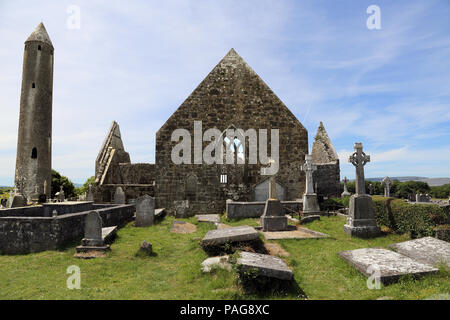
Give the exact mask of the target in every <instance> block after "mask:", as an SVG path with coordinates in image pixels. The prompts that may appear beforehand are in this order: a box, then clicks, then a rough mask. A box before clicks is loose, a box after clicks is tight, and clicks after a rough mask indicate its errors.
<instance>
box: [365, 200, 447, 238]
mask: <svg viewBox="0 0 450 320" xmlns="http://www.w3.org/2000/svg"><path fill="white" fill-rule="evenodd" d="M373 202H374V208H375V217H376V219H377V223H378V224H379V225H383V226H387V227H389V228H390V229H391V230H393V231H395V232H397V233H400V234H402V233H410V235H411V238H418V237H425V236H434V233H435V230H434V229H435V227H436V226H437V225H440V224H444V223H446V220H447V215H446V213H445V211H444V209H443V208H442V207H439V206H438V205H435V204H409V203H406V202H404V201H403V200H399V199H393V198H382V197H374V198H373Z"/></svg>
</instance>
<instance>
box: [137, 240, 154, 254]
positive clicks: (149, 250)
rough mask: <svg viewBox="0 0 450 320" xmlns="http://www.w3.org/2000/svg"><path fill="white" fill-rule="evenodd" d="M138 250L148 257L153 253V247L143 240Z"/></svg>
mask: <svg viewBox="0 0 450 320" xmlns="http://www.w3.org/2000/svg"><path fill="white" fill-rule="evenodd" d="M139 250H140V251H141V252H144V253H145V254H147V255H149V256H150V255H151V254H152V253H153V246H152V244H151V243H148V242H147V241H145V240H144V241H142V243H141V246H140V247H139Z"/></svg>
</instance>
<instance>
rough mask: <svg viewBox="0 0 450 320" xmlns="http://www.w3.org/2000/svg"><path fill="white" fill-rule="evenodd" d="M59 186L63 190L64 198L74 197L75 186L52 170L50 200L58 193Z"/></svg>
mask: <svg viewBox="0 0 450 320" xmlns="http://www.w3.org/2000/svg"><path fill="white" fill-rule="evenodd" d="M61 186H62V187H63V190H64V197H66V198H70V197H74V196H75V186H74V185H73V183H72V181H70V180H69V178H67V177H65V176H62V175H60V174H59V172H58V171H56V170H53V169H52V198H55V194H56V193H57V192H59V190H60V188H61Z"/></svg>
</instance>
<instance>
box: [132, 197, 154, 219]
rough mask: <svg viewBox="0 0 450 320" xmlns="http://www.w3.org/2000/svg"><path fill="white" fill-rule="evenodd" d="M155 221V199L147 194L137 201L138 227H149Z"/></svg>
mask: <svg viewBox="0 0 450 320" xmlns="http://www.w3.org/2000/svg"><path fill="white" fill-rule="evenodd" d="M154 221H155V199H154V198H153V197H150V196H149V195H148V194H145V195H143V196H141V197H139V198H137V200H136V222H135V226H136V227H148V226H151V225H152V224H153V223H154Z"/></svg>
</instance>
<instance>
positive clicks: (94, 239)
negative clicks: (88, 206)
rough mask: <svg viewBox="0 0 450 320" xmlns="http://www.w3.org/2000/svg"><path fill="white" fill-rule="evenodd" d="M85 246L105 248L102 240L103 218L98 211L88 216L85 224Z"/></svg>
mask: <svg viewBox="0 0 450 320" xmlns="http://www.w3.org/2000/svg"><path fill="white" fill-rule="evenodd" d="M82 242H83V245H84V246H95V247H100V246H103V245H104V243H103V238H102V218H101V217H100V214H99V213H98V212H97V211H91V212H89V213H88V214H87V216H86V220H85V224H84V239H83V240H82Z"/></svg>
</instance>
